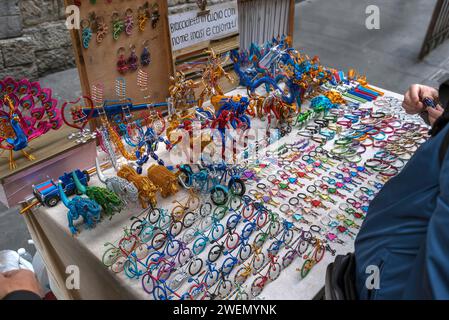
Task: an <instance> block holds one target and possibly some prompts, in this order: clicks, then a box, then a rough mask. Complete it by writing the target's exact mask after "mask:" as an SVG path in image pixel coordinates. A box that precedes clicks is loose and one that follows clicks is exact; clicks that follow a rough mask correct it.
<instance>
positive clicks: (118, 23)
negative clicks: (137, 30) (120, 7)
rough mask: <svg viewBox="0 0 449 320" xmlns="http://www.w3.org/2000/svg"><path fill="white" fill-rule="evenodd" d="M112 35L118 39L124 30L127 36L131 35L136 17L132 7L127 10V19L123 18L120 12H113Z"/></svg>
mask: <svg viewBox="0 0 449 320" xmlns="http://www.w3.org/2000/svg"><path fill="white" fill-rule="evenodd" d="M112 29H113V33H112V37H113V38H114V40H118V39H119V37H120V34H122V32H123V31H124V32H125V33H126V35H127V36H131V34H132V32H133V29H134V17H133V11H132V9H130V8H128V9H127V10H126V12H125V19H121V18H120V15H119V13H118V12H114V13H113V14H112Z"/></svg>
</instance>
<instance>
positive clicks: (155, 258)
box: [145, 251, 164, 266]
mask: <svg viewBox="0 0 449 320" xmlns="http://www.w3.org/2000/svg"><path fill="white" fill-rule="evenodd" d="M163 256H164V254H163V253H161V252H158V251H155V252H153V253H151V254H150V255H149V256H148V257H147V260H146V261H145V265H146V266H149V265H150V264H154V263H157V262H158V261H159V260H160V259H161V258H162V257H163Z"/></svg>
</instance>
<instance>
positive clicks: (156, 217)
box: [148, 209, 161, 224]
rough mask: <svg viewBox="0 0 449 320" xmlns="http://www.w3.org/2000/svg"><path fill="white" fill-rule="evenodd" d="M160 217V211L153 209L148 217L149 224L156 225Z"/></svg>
mask: <svg viewBox="0 0 449 320" xmlns="http://www.w3.org/2000/svg"><path fill="white" fill-rule="evenodd" d="M160 216H161V211H160V210H159V209H153V210H151V212H150V213H149V215H148V220H149V221H150V223H151V224H156V223H157V222H158V221H159V218H160Z"/></svg>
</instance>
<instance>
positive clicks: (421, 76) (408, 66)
mask: <svg viewBox="0 0 449 320" xmlns="http://www.w3.org/2000/svg"><path fill="white" fill-rule="evenodd" d="M435 3H436V0H306V1H304V2H301V3H299V4H297V5H296V20H295V22H296V24H295V37H294V39H295V45H296V47H298V48H300V49H303V51H304V52H306V53H307V54H309V55H318V56H319V57H320V58H321V61H322V62H323V64H324V65H328V66H333V67H335V68H339V69H343V70H348V69H349V68H355V69H356V70H358V71H359V72H360V73H362V74H366V75H367V76H368V80H369V81H370V82H372V83H373V84H376V85H378V86H381V87H384V88H388V89H390V90H392V91H395V92H404V91H405V90H406V89H407V88H408V87H409V86H410V84H413V83H427V84H431V85H436V84H437V83H438V82H439V79H440V78H444V77H446V78H449V41H446V43H445V44H444V45H442V46H441V47H439V48H438V49H437V50H435V51H434V52H433V53H431V54H430V55H429V56H428V57H426V58H425V59H424V61H422V62H421V61H418V59H417V57H418V54H419V52H420V49H421V45H422V42H423V40H424V38H425V35H426V32H427V26H428V25H429V22H430V19H431V16H432V13H433V9H434V7H435ZM368 5H377V6H378V7H379V8H380V23H381V25H380V30H368V29H367V28H366V27H365V20H366V17H367V15H366V14H365V10H366V7H367V6H368Z"/></svg>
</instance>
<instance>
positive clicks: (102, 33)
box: [95, 17, 109, 44]
mask: <svg viewBox="0 0 449 320" xmlns="http://www.w3.org/2000/svg"><path fill="white" fill-rule="evenodd" d="M95 23H96V29H97V43H98V44H100V43H102V42H103V40H104V38H105V37H106V35H107V34H108V29H109V28H108V26H107V25H106V23H104V19H103V17H97V18H96V19H95Z"/></svg>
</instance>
